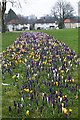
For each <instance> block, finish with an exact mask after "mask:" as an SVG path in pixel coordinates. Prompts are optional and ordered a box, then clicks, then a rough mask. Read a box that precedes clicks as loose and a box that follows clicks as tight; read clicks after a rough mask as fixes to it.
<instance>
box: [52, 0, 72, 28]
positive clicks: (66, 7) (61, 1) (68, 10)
mask: <svg viewBox="0 0 80 120" xmlns="http://www.w3.org/2000/svg"><path fill="white" fill-rule="evenodd" d="M73 11H74V9H73V7H72V6H71V4H70V3H69V2H66V1H65V0H58V1H57V2H56V3H55V6H54V7H53V8H52V10H51V13H52V15H54V17H55V18H56V19H57V20H58V21H59V26H60V27H61V28H64V20H65V19H67V18H70V17H71V16H73Z"/></svg>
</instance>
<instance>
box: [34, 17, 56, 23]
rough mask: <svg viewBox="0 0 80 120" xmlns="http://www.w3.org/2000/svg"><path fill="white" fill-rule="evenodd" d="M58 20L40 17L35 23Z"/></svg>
mask: <svg viewBox="0 0 80 120" xmlns="http://www.w3.org/2000/svg"><path fill="white" fill-rule="evenodd" d="M55 21H56V20H55V19H54V18H52V19H38V20H37V21H36V22H35V23H42V24H43V23H54V22H55Z"/></svg>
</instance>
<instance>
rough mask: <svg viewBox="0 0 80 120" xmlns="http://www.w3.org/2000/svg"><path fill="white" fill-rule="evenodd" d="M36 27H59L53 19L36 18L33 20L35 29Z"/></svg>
mask: <svg viewBox="0 0 80 120" xmlns="http://www.w3.org/2000/svg"><path fill="white" fill-rule="evenodd" d="M38 29H59V28H58V23H57V21H55V19H53V18H52V19H38V20H37V21H36V22H35V30H38Z"/></svg>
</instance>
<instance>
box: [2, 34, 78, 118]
mask: <svg viewBox="0 0 80 120" xmlns="http://www.w3.org/2000/svg"><path fill="white" fill-rule="evenodd" d="M1 58H2V79H3V81H2V82H3V83H7V84H9V86H6V87H5V86H3V95H4V96H5V94H6V95H7V94H8V92H12V94H14V93H13V89H12V88H14V87H15V88H14V89H15V92H16V95H17V96H16V97H15V98H14V99H11V98H10V96H9V98H7V100H8V101H9V102H10V101H12V102H10V103H9V104H8V106H7V107H6V108H7V109H6V111H7V112H6V113H7V114H6V116H7V117H19V118H23V119H24V118H50V117H51V118H73V117H75V116H74V115H75V114H76V113H77V112H78V80H77V79H78V78H77V77H75V75H77V69H78V56H77V55H76V53H75V52H74V51H73V50H71V49H70V48H69V47H68V46H66V45H65V43H61V42H59V41H58V40H56V39H54V38H53V37H52V36H49V35H48V34H46V33H41V32H25V33H22V34H21V36H20V37H19V38H18V39H17V40H16V41H15V42H14V43H13V44H12V45H11V46H9V47H7V48H6V50H5V51H3V53H2V54H1ZM4 96H3V97H4ZM5 99H6V98H5ZM3 102H5V101H3ZM3 104H4V103H3ZM75 108H76V112H75ZM4 114H5V113H4V110H3V117H4ZM77 117H78V116H77Z"/></svg>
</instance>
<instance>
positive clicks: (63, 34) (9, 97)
mask: <svg viewBox="0 0 80 120" xmlns="http://www.w3.org/2000/svg"><path fill="white" fill-rule="evenodd" d="M40 32H45V33H47V34H49V35H51V36H54V38H55V39H58V40H60V41H62V42H64V43H66V44H67V45H68V46H69V47H70V48H72V49H73V50H74V51H75V52H76V53H77V52H78V29H62V30H40ZM20 34H21V32H10V33H4V34H3V35H2V50H5V49H6V47H8V46H9V45H11V44H12V43H13V42H14V41H15V40H16V39H17V37H19V36H20ZM16 71H17V72H19V73H20V74H23V75H24V72H23V71H25V68H24V66H22V65H20V64H19V65H17V66H16V69H14V70H13V74H14V73H15V72H16ZM41 74H44V73H41ZM5 78H6V80H3V82H4V83H5V82H7V83H10V84H11V83H12V78H11V76H10V75H9V74H6V75H5ZM74 78H75V79H76V82H77V73H76V71H74ZM40 79H42V78H40ZM25 80H26V78H25V79H24V81H25ZM18 85H19V86H18V87H20V86H21V80H20V81H19V82H18ZM43 87H44V86H43ZM44 89H45V90H46V88H44ZM55 89H56V88H55ZM46 91H47V90H46ZM63 91H64V90H63ZM2 92H3V95H2V99H3V108H2V113H3V118H7V117H13V116H12V114H13V115H14V117H15V118H16V117H20V116H19V114H15V113H14V108H12V109H13V113H9V112H8V106H9V105H10V106H12V105H13V101H14V100H16V101H18V98H20V94H19V92H20V91H19V89H17V87H15V86H13V85H11V86H9V87H8V86H7V87H5V86H3V87H2ZM64 94H68V91H67V90H66V91H64ZM69 97H71V99H74V95H73V94H72V96H71V95H69ZM5 98H6V99H5ZM27 102H28V100H27ZM74 103H75V104H74V108H73V114H72V115H71V118H72V117H73V116H74V117H75V118H77V116H78V112H75V110H76V111H78V107H77V106H78V105H77V102H76V100H74ZM69 104H70V105H71V103H69ZM76 105H77V106H76ZM33 107H34V105H33ZM69 107H72V106H69ZM46 108H47V106H46ZM46 108H45V109H46ZM45 109H44V111H45ZM48 110H49V109H48ZM50 110H51V109H50ZM24 112H25V111H24ZM16 113H17V111H16ZM50 113H51V112H50ZM21 114H23V112H22V113H21ZM36 114H37V117H38V116H40V113H39V112H37V111H35V113H34V114H32V116H31V117H34V115H35V117H36ZM21 116H22V115H21ZM23 116H24V114H23ZM44 116H46V113H45V114H44ZM51 116H52V113H51ZM56 116H57V114H55V117H56ZM47 117H48V118H49V117H50V114H49V112H47Z"/></svg>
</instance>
